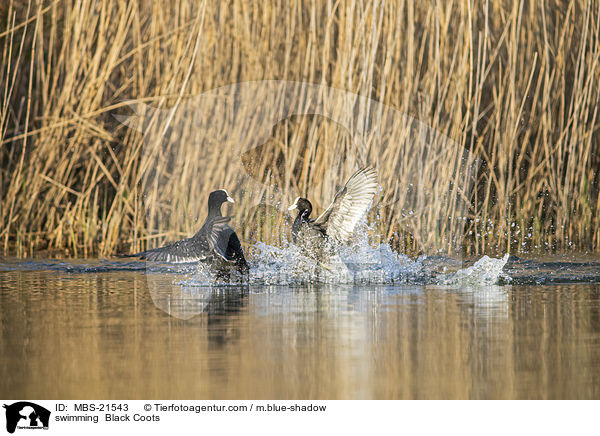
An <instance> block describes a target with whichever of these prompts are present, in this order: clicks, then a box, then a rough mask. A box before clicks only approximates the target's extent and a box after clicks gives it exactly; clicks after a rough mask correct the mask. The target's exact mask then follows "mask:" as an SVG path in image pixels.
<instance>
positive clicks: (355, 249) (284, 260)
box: [180, 237, 508, 286]
mask: <svg viewBox="0 0 600 436" xmlns="http://www.w3.org/2000/svg"><path fill="white" fill-rule="evenodd" d="M507 261H508V255H505V256H504V257H503V258H502V259H494V258H490V257H488V256H483V257H482V258H481V259H479V260H478V261H477V262H476V263H475V264H474V265H472V266H470V267H467V268H464V269H458V268H455V269H457V270H456V271H454V272H448V269H449V267H450V268H452V267H453V266H455V265H456V263H457V262H456V259H449V258H440V257H439V256H438V257H437V258H436V261H435V262H429V260H428V258H427V257H426V256H422V257H420V258H418V259H416V260H413V259H410V258H409V257H408V256H406V255H404V254H400V253H397V252H395V251H394V250H392V248H391V247H390V246H389V245H387V244H385V243H369V242H368V241H367V240H366V237H364V238H362V239H361V240H358V241H355V243H354V244H351V245H349V246H339V247H336V254H335V255H334V256H332V257H331V258H330V259H329V261H328V262H327V263H321V262H319V261H317V260H315V259H314V258H313V257H311V256H309V255H307V254H306V253H305V252H304V251H303V250H302V249H301V248H300V247H299V246H297V245H295V244H293V243H291V242H287V243H285V244H284V245H283V246H282V247H278V246H273V245H269V244H266V243H264V242H257V243H256V244H254V245H253V246H252V247H251V249H250V250H249V256H248V262H249V265H250V275H249V277H248V279H247V284H252V285H288V286H296V285H306V284H338V285H349V284H352V285H375V284H377V285H379V284H398V283H404V284H433V285H448V286H477V285H493V284H497V283H498V282H499V281H500V279H501V277H503V275H502V269H503V268H504V266H505V265H506V262H507ZM441 265H443V267H441V268H440V266H441ZM234 282H235V281H234ZM180 284H181V285H185V286H214V285H217V286H218V285H221V286H231V285H232V284H233V283H232V281H223V280H219V279H218V278H215V274H214V272H211V270H210V269H209V268H207V267H205V266H201V267H200V268H199V269H198V271H197V272H195V273H194V274H192V275H190V276H187V277H186V278H185V279H183V280H181V282H180Z"/></svg>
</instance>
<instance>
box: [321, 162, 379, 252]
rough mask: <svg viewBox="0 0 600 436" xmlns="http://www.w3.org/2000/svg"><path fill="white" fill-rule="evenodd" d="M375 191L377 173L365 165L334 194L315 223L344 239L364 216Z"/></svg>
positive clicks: (329, 233)
mask: <svg viewBox="0 0 600 436" xmlns="http://www.w3.org/2000/svg"><path fill="white" fill-rule="evenodd" d="M376 192H377V173H376V172H375V170H374V169H373V168H370V167H366V168H363V169H361V170H358V171H357V172H355V173H354V174H353V175H352V176H351V177H350V178H349V179H348V181H347V182H346V184H345V185H344V187H343V188H342V189H340V190H339V191H338V193H337V194H336V195H335V198H334V200H333V202H332V203H331V204H330V205H329V207H328V208H327V210H325V212H323V213H322V214H321V215H320V216H319V217H318V218H317V219H316V220H315V222H314V223H315V224H316V225H318V226H319V227H321V228H323V229H325V230H326V232H327V235H328V236H329V237H332V238H334V239H335V240H337V241H338V242H344V241H346V240H347V239H348V238H349V237H350V235H351V234H352V232H354V228H355V227H356V225H357V224H358V222H359V221H360V219H361V218H362V217H363V216H364V214H365V213H366V212H367V209H368V208H369V205H370V204H371V201H372V200H373V197H374V195H375V193H376Z"/></svg>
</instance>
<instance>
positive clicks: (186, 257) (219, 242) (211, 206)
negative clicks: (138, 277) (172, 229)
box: [128, 189, 248, 273]
mask: <svg viewBox="0 0 600 436" xmlns="http://www.w3.org/2000/svg"><path fill="white" fill-rule="evenodd" d="M226 201H229V202H231V203H233V199H232V198H231V197H230V196H229V194H228V193H227V191H225V190H224V189H220V190H218V191H213V192H211V193H210V195H209V197H208V215H207V217H206V220H205V221H204V225H203V226H202V228H201V229H200V230H199V231H198V233H196V234H195V235H194V236H192V237H191V238H187V239H182V240H181V241H176V242H171V243H169V244H167V245H164V246H162V247H159V248H153V249H150V250H146V251H142V252H141V253H135V254H131V255H128V257H140V258H142V259H146V260H150V261H154V262H174V263H179V262H194V261H202V262H208V263H211V264H213V265H214V266H215V267H224V266H227V265H228V264H229V265H231V264H233V265H235V266H237V268H238V269H239V270H240V271H241V272H244V273H245V272H248V264H247V263H246V258H245V257H244V251H243V250H242V244H241V243H240V240H239V238H238V236H237V235H236V233H235V231H234V230H233V229H232V228H231V227H229V224H227V223H228V222H229V221H230V220H231V217H224V216H222V215H221V205H222V204H223V203H224V202H226Z"/></svg>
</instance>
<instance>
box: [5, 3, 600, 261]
mask: <svg viewBox="0 0 600 436" xmlns="http://www.w3.org/2000/svg"><path fill="white" fill-rule="evenodd" d="M0 26H1V27H0V59H1V63H0V162H1V165H0V250H2V252H3V253H4V254H17V255H20V256H24V255H31V254H34V253H35V252H36V251H39V250H46V249H48V250H61V251H63V252H66V253H67V254H69V255H73V256H87V255H109V254H112V253H115V252H118V251H130V250H136V251H139V250H140V249H143V248H146V247H150V246H155V245H156V244H159V243H161V242H163V241H165V240H172V239H175V238H180V237H182V236H185V235H189V234H191V233H193V232H194V231H196V230H197V227H198V223H199V222H201V221H202V219H203V218H204V216H203V214H204V213H205V212H204V211H205V202H206V197H207V195H208V193H209V192H210V191H212V190H213V189H216V188H221V187H225V188H227V189H228V191H229V192H230V193H231V194H232V196H233V197H234V198H235V199H236V204H235V205H234V207H233V208H232V209H230V210H229V211H228V212H229V213H231V214H232V215H233V216H234V220H233V223H234V226H235V227H236V229H237V230H238V234H239V235H240V237H241V238H242V239H243V241H244V242H245V244H250V243H252V242H254V241H257V240H263V241H266V242H279V241H281V239H282V238H283V237H284V236H285V235H286V234H287V233H286V232H287V231H289V230H287V228H286V218H285V217H286V216H287V213H286V212H285V209H286V207H287V206H288V205H289V204H290V202H292V201H293V199H294V198H295V197H296V196H297V195H309V196H310V198H311V199H313V198H314V200H315V205H316V207H317V208H318V209H319V210H322V208H323V207H325V206H326V205H327V202H328V200H330V199H331V198H333V195H334V194H335V189H336V187H337V186H339V185H340V184H342V183H343V181H344V180H346V179H347V177H348V176H349V175H350V174H351V173H352V172H353V171H354V170H355V169H356V168H358V167H359V166H363V165H367V164H370V165H375V166H376V169H377V171H378V173H379V177H380V184H381V187H382V190H381V193H380V196H379V198H378V200H377V202H376V204H375V207H374V208H373V210H372V212H371V214H370V217H369V218H370V222H371V223H373V224H372V227H371V229H370V232H371V233H372V234H373V235H375V234H377V235H381V237H383V238H385V239H386V240H389V241H391V242H392V243H393V245H394V246H395V247H396V248H398V249H400V250H404V251H407V252H413V253H414V252H419V251H431V250H436V251H437V250H442V251H446V250H447V249H448V243H447V242H448V241H454V242H456V241H460V244H459V245H460V246H461V247H462V249H463V250H465V251H467V252H469V253H482V252H486V253H496V252H506V251H508V250H510V251H511V252H516V251H532V250H533V251H535V250H558V251H562V250H566V249H573V250H593V251H599V250H600V189H599V184H600V170H599V169H600V131H599V130H600V123H599V121H598V110H599V107H600V105H599V102H600V5H599V4H598V2H597V1H594V0H564V1H562V0H561V1H559V0H545V1H533V2H530V1H515V2H504V1H500V0H489V1H458V0H456V1H452V0H450V1H444V2H439V1H433V0H431V1H426V2H410V1H403V0H397V1H388V2H379V1H360V0H347V1H346V0H342V1H339V2H336V1H333V0H323V1H308V2H307V1H297V0H291V1H285V2H284V1H279V0H266V1H250V2H248V1H245V0H244V1H241V0H240V1H238V0H235V1H233V2H232V3H231V4H221V2H197V1H192V0H171V1H165V0H153V1H150V0H148V1H146V0H132V1H117V0H42V1H39V2H29V3H28V2H27V1H26V0H8V2H3V3H2V5H0ZM265 79H269V80H271V79H276V80H287V81H296V82H307V83H312V84H323V85H327V86H329V87H332V88H335V89H341V90H346V91H350V92H352V93H356V94H358V95H361V96H365V97H369V98H372V99H373V100H376V101H379V102H381V103H383V104H384V105H386V106H387V107H391V108H394V109H395V110H397V111H399V113H402V114H407V115H408V116H410V117H411V119H415V120H419V121H420V122H422V123H424V124H425V125H427V126H428V127H429V128H430V129H432V130H433V131H435V132H439V133H441V134H443V135H445V136H446V137H448V138H450V140H451V141H453V143H456V144H458V147H456V148H455V149H452V150H456V155H455V156H448V155H447V153H446V155H444V153H443V152H442V151H439V150H438V151H439V153H438V154H436V155H435V156H434V157H431V156H428V157H427V158H424V157H423V156H422V155H420V156H419V157H415V156H414V155H412V154H411V152H414V149H411V148H410V147H411V136H410V134H408V133H407V132H408V129H410V126H407V125H405V124H399V125H397V126H393V130H394V132H395V135H394V136H393V137H392V138H391V139H388V143H387V145H386V146H385V147H381V146H380V144H378V143H377V140H376V138H374V137H369V138H362V139H361V141H359V143H357V141H356V138H354V137H353V136H352V135H350V134H349V133H348V131H347V130H346V129H344V128H343V127H341V126H340V125H339V124H338V123H335V122H332V121H331V120H330V119H327V118H326V117H322V116H311V115H306V116H304V115H303V116H294V117H290V118H288V119H285V120H282V121H281V122H279V123H278V124H277V125H276V126H275V127H274V128H273V131H272V135H271V137H270V138H269V139H268V140H267V141H266V142H264V143H262V144H260V145H258V146H257V147H254V148H253V149H251V150H244V149H236V145H235V144H233V145H232V144H227V147H229V148H228V150H233V152H235V153H237V155H238V157H239V159H238V160H237V161H235V162H234V163H231V161H229V160H228V159H222V157H223V149H222V144H212V143H210V141H204V142H203V143H202V144H201V145H200V146H198V144H197V143H195V142H194V138H195V135H196V132H195V131H194V128H193V126H189V125H185V123H184V124H179V125H180V128H178V129H176V130H175V131H174V130H173V128H172V126H169V125H168V123H167V124H165V125H164V126H161V127H160V128H159V129H158V131H159V133H158V136H157V139H156V143H160V147H161V150H162V151H161V153H164V154H165V155H167V156H170V157H169V158H164V159H163V158H162V157H161V156H163V155H160V156H159V155H157V154H152V153H153V152H152V151H151V152H150V153H149V152H148V146H147V141H146V142H145V140H144V136H143V135H142V134H141V133H140V132H139V131H137V130H135V129H130V128H127V127H126V126H124V125H122V124H121V123H119V122H118V121H117V119H116V118H115V117H114V116H113V115H114V114H115V113H117V114H118V113H124V114H129V115H131V114H132V112H131V109H130V108H129V104H130V103H131V101H135V102H138V103H143V104H147V105H150V106H152V107H154V108H158V109H161V110H165V111H167V113H171V112H169V111H173V112H172V113H174V109H176V108H177V107H178V106H180V105H182V104H184V102H185V101H186V99H189V98H193V97H194V96H198V95H200V94H202V93H203V92H206V91H209V90H212V89H215V88H218V87H221V86H225V85H228V84H232V83H239V82H249V81H257V80H265ZM244 110H245V109H244ZM360 110H362V109H360ZM254 111H257V109H256V108H254V109H252V108H250V109H248V112H247V113H245V114H242V115H246V118H248V119H252V116H254V115H255V112H254ZM256 113H258V111H257V112H256ZM207 114H208V112H207ZM207 116H208V115H207ZM368 116H370V115H369V114H367V113H362V112H360V111H359V113H358V117H359V118H361V119H362V118H365V117H368ZM170 121H172V122H181V120H179V121H177V120H174V119H172V120H170ZM220 121H222V120H220ZM219 126H221V124H219ZM222 126H223V128H224V129H225V128H227V125H226V123H222ZM215 128H216V127H215ZM174 132H175V133H174ZM248 134H249V135H251V134H253V132H252V131H251V130H249V131H248ZM396 138H397V139H396ZM413 145H414V144H413ZM411 150H412V151H411ZM463 154H467V155H468V156H469V159H476V160H477V162H478V164H477V166H476V171H475V172H474V173H473V174H472V175H471V176H472V178H473V185H472V186H470V187H469V189H465V190H464V191H463V190H460V189H458V190H456V191H454V195H456V196H458V197H460V201H462V202H464V204H465V205H466V207H464V208H463V209H464V210H460V209H461V208H460V207H458V208H457V205H456V204H457V203H456V202H455V201H449V200H448V198H446V197H444V195H443V193H444V191H448V189H450V188H448V187H449V186H456V185H455V184H454V185H453V183H454V182H455V181H456V179H455V175H456V173H457V171H456V170H457V162H458V161H460V160H461V159H463V157H464V156H463ZM157 156H158V157H157ZM415 162H416V164H415ZM156 172H161V178H160V180H161V182H160V184H158V183H156V180H157V179H151V178H149V177H148V174H155V173H156ZM153 180H154V182H155V185H156V186H151V183H152V182H153ZM249 180H250V181H251V182H252V183H251V185H252V186H250V182H249ZM415 181H417V182H418V184H419V186H416V187H415V184H414V183H413V182H415ZM250 188H251V189H250ZM415 191H416V192H415ZM286 201H287V202H288V203H286ZM459 210H460V213H458V212H459ZM457 219H462V221H459V224H460V225H457V224H456V220H457ZM450 222H452V224H449V223H450Z"/></svg>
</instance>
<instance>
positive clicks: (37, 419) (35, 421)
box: [4, 401, 50, 433]
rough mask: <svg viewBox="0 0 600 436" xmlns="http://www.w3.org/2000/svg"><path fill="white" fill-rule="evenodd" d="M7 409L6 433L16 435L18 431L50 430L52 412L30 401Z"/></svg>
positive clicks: (21, 402)
mask: <svg viewBox="0 0 600 436" xmlns="http://www.w3.org/2000/svg"><path fill="white" fill-rule="evenodd" d="M4 408H5V409H6V431H8V432H9V433H14V432H15V430H16V429H17V428H18V429H29V430H35V429H44V430H47V429H48V423H49V421H50V411H49V410H48V409H46V408H44V407H42V406H39V405H37V404H35V403H31V402H29V401H19V402H17V403H13V404H11V405H6V404H5V405H4Z"/></svg>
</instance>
